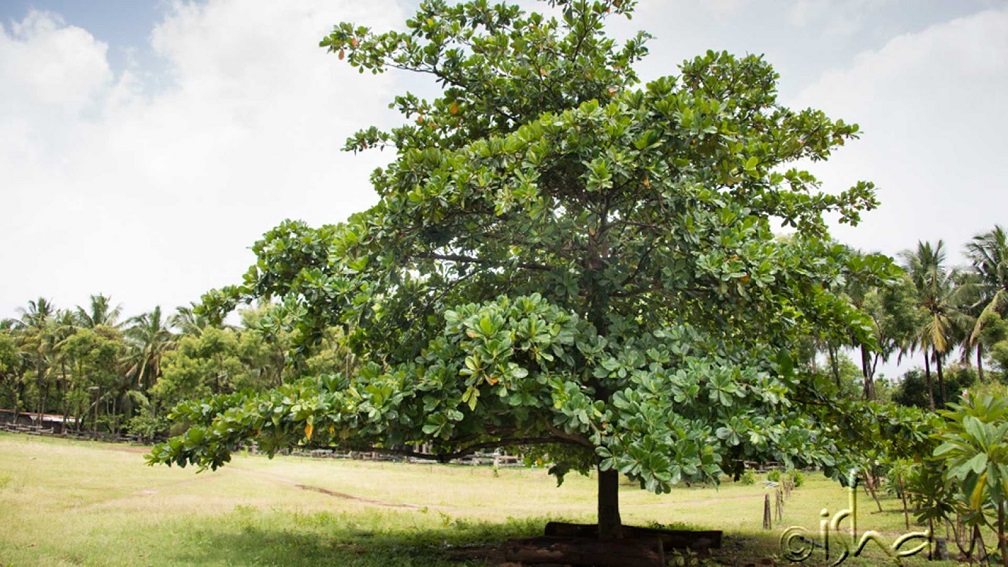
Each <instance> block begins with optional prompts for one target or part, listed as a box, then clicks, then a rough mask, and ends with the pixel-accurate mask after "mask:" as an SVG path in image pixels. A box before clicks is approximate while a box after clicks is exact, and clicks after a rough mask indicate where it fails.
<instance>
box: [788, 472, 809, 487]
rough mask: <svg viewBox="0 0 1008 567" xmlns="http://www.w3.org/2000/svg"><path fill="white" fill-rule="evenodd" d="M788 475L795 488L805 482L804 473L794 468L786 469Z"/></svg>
mask: <svg viewBox="0 0 1008 567" xmlns="http://www.w3.org/2000/svg"><path fill="white" fill-rule="evenodd" d="M788 475H789V476H790V477H791V484H793V485H794V487H795V488H798V487H799V486H801V485H803V484H805V473H803V472H801V471H799V470H796V469H791V470H790V471H788Z"/></svg>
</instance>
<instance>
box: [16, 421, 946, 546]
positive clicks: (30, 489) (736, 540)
mask: <svg viewBox="0 0 1008 567" xmlns="http://www.w3.org/2000/svg"><path fill="white" fill-rule="evenodd" d="M145 451H146V449H145V448H143V447H130V446H126V445H108V444H101V443H94V442H71V441H63V440H59V439H44V438H38V437H30V436H21V435H11V434H3V433H0V565H17V566H21V565H47V566H48V565H54V566H55V565H340V566H356V565H360V566H370V565H376V566H377V565H381V566H388V565H407V566H408V565H416V566H420V565H423V566H433V565H486V564H494V560H495V557H496V556H494V555H490V561H489V563H488V562H487V560H486V558H487V554H488V550H490V549H492V547H493V544H496V543H499V542H502V541H504V540H506V539H508V538H510V537H520V536H529V535H538V534H540V533H541V530H542V527H543V524H544V523H545V522H546V521H547V520H550V519H563V520H568V521H578V522H591V521H592V520H593V518H594V506H595V501H594V490H595V484H594V482H595V481H594V479H591V478H584V477H581V476H576V475H572V476H569V477H568V478H567V480H566V482H565V483H564V484H563V486H561V487H559V488H557V487H556V483H555V481H554V480H553V479H552V478H551V477H549V476H548V475H546V472H545V471H544V470H543V469H525V468H502V469H499V470H497V471H495V470H494V469H492V468H490V467H471V466H442V465H415V464H403V463H387V462H384V463H383V462H366V461H345V460H335V459H325V460H321V459H308V458H299V457H277V458H276V459H273V460H269V459H267V458H265V457H262V456H256V455H236V456H235V459H234V461H233V462H232V463H231V464H229V465H228V466H226V467H224V468H223V469H221V470H218V471H216V472H205V473H201V474H196V473H195V471H194V470H192V469H177V468H171V469H169V468H167V467H155V468H152V467H148V466H146V465H145V464H144V461H143V453H144V452H145ZM810 476H811V475H810ZM623 488H624V489H623V492H622V494H621V505H622V513H623V519H624V522H625V523H628V524H637V525H651V524H665V525H668V524H675V525H683V524H686V525H689V526H693V527H698V528H706V529H721V530H724V531H725V532H727V533H728V534H729V535H730V536H731V537H729V538H727V541H726V545H725V549H723V550H722V551H721V552H720V553H719V554H718V556H717V560H718V562H719V563H723V564H738V565H745V564H749V563H753V562H755V563H756V564H768V565H772V564H778V563H783V561H781V560H779V559H778V558H777V557H776V556H777V555H778V554H779V550H778V547H777V537H778V535H779V534H780V530H779V529H778V528H780V527H783V526H789V525H802V526H805V527H806V528H808V529H809V530H810V531H812V532H815V531H816V529H817V526H818V522H819V511H820V510H821V509H822V508H824V507H825V508H828V509H829V510H830V512H835V511H837V510H840V509H841V508H844V507H845V506H846V503H847V496H846V492H845V491H844V490H843V489H842V488H840V487H839V485H838V484H837V483H835V482H832V481H829V480H827V479H825V478H822V477H819V476H811V478H809V479H808V480H807V482H806V485H805V486H803V487H802V488H800V489H798V490H797V491H795V492H793V493H792V496H791V498H790V499H789V500H788V501H787V502H786V504H785V513H784V518H783V520H782V521H781V522H780V523H775V526H774V529H773V530H770V531H764V530H762V529H761V523H762V510H763V498H764V495H765V494H767V491H766V489H764V488H763V486H762V484H761V483H757V484H756V485H751V486H742V485H740V484H734V483H730V482H728V483H724V484H722V485H721V487H719V488H718V489H715V488H712V487H692V488H687V487H683V488H680V489H677V490H674V491H673V492H672V494H668V495H662V496H657V495H654V494H650V493H647V492H644V491H642V490H639V489H637V488H636V487H635V486H632V485H629V484H627V485H626V486H624V487H623ZM884 504H885V505H886V511H885V512H883V513H878V512H877V511H876V509H875V507H874V503H873V502H871V500H869V499H867V498H865V497H863V495H861V497H860V501H859V508H860V510H861V514H860V519H859V522H858V527H859V528H860V529H861V530H862V531H863V530H866V529H875V530H878V531H880V532H883V533H885V534H891V535H896V534H898V533H901V532H902V531H903V518H902V514H901V513H900V512H899V511H898V503H897V502H896V501H895V500H890V501H885V502H884ZM873 511H874V513H873ZM873 557H874V559H869V560H867V561H865V560H861V561H851V562H848V564H851V565H857V564H861V565H868V564H875V562H877V561H878V560H879V557H881V556H879V555H877V554H876V555H874V556H873ZM815 560H818V563H822V557H821V556H818V555H816V556H813V560H810V561H808V562H806V564H809V565H814V564H817V561H815ZM916 562H917V561H915V563H916ZM929 565H935V564H934V563H929Z"/></svg>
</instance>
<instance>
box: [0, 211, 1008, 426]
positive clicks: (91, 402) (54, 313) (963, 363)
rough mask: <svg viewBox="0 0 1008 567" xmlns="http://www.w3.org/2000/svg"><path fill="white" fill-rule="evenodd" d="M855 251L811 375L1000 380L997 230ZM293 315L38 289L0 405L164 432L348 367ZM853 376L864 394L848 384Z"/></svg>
mask: <svg viewBox="0 0 1008 567" xmlns="http://www.w3.org/2000/svg"><path fill="white" fill-rule="evenodd" d="M848 253H849V255H850V258H849V262H850V264H851V266H852V269H851V270H850V271H849V273H848V274H847V278H846V280H845V281H844V283H843V289H844V294H843V296H844V297H845V298H846V299H847V301H849V303H850V305H851V306H853V307H855V308H857V309H858V310H860V311H861V312H863V313H864V315H865V317H866V325H867V327H868V328H869V329H870V331H871V333H870V334H869V335H865V336H862V338H861V339H860V340H858V338H857V337H856V336H855V335H852V334H850V333H849V331H847V330H843V332H841V333H835V332H832V331H833V330H832V329H829V328H819V329H816V330H815V331H814V332H813V333H811V334H810V335H809V336H808V337H807V339H806V341H807V345H806V348H805V359H804V361H803V363H804V365H805V367H806V369H807V371H808V372H818V373H823V374H825V375H828V376H830V377H832V379H833V381H834V383H835V386H836V387H837V388H838V392H846V395H848V396H856V395H860V396H862V397H864V398H865V399H876V398H877V397H879V396H878V395H877V394H876V384H878V383H879V381H877V380H876V371H877V369H878V366H879V364H880V363H883V362H884V361H889V360H893V359H894V358H895V359H897V360H903V359H907V358H909V359H915V360H918V361H920V364H919V365H917V366H916V367H915V368H913V369H911V370H910V371H908V372H906V373H905V374H904V375H903V376H902V377H900V378H899V379H897V380H894V381H891V382H886V383H883V384H881V387H882V388H885V389H886V391H887V394H885V395H884V396H882V397H883V398H891V399H893V400H894V401H896V402H898V403H901V404H904V405H916V406H919V407H922V408H924V409H930V410H932V411H934V410H935V409H936V408H941V407H942V406H944V405H945V404H946V403H948V402H954V401H956V400H957V399H958V396H959V394H960V392H961V390H962V388H963V387H964V386H970V385H972V384H974V383H977V382H979V383H986V382H991V381H994V382H997V381H1000V380H1003V377H1004V376H1005V371H1006V369H1008V320H1006V319H1005V317H1006V311H1008V240H1006V233H1005V230H1004V228H1003V227H1001V226H995V227H994V228H993V229H991V230H988V231H986V232H983V233H980V234H977V235H976V236H975V237H974V238H973V239H972V240H971V241H969V242H968V243H967V244H966V247H965V250H964V254H965V257H966V258H967V259H968V261H969V264H968V265H966V266H953V265H951V264H950V262H949V260H948V257H947V248H946V246H945V244H944V242H943V241H941V240H939V241H938V242H937V243H931V242H920V243H918V245H917V247H916V248H914V249H908V250H904V251H902V252H901V253H900V254H899V255H898V263H897V264H893V265H890V266H888V271H887V270H886V269H881V268H879V266H868V264H870V263H872V262H875V263H878V262H884V261H885V260H880V259H879V257H877V256H872V255H863V254H859V253H857V252H856V251H852V250H848ZM295 323H296V313H294V312H292V311H291V309H290V308H288V307H287V306H284V305H282V304H281V305H264V306H259V307H255V308H248V309H245V310H243V311H241V312H240V314H239V317H238V322H237V323H236V324H227V323H225V322H224V320H223V317H222V316H221V315H219V314H218V315H210V314H207V313H204V312H203V311H201V309H200V306H199V305H197V304H193V305H190V306H186V307H179V308H177V309H176V311H175V313H173V314H171V315H167V314H166V313H165V312H164V311H162V309H161V308H160V307H155V308H154V309H153V310H151V311H149V312H147V313H143V314H141V315H137V316H135V317H129V318H123V316H122V308H121V306H118V305H114V304H113V302H112V300H111V298H109V297H108V296H105V295H102V294H98V295H92V296H91V298H90V302H89V303H88V304H87V305H84V306H76V307H74V308H71V309H65V308H59V307H57V306H55V305H53V304H52V302H50V301H49V300H47V299H45V298H42V297H40V298H38V299H35V300H30V301H28V303H27V305H26V307H24V308H22V309H20V310H19V316H18V317H16V318H11V319H6V320H3V321H2V322H0V407H2V408H7V409H10V410H13V411H14V412H15V413H30V414H35V415H40V414H57V415H60V416H62V417H63V418H64V420H65V421H67V422H68V423H69V425H67V426H66V428H67V429H70V430H76V431H91V432H104V433H130V434H134V435H143V436H146V437H153V436H162V435H165V434H167V433H168V432H169V421H168V419H167V413H168V411H169V410H170V409H171V408H172V407H174V406H175V405H176V404H178V403H179V402H182V401H185V400H193V399H200V398H203V397H206V396H210V395H214V394H228V393H234V392H240V391H265V390H267V389H269V388H272V387H275V386H278V385H280V384H283V383H284V382H286V381H290V380H293V379H294V378H297V377H299V376H301V375H302V374H305V373H308V374H317V373H322V372H326V371H335V370H346V369H347V368H348V366H349V367H353V366H354V364H355V361H354V359H353V356H352V355H351V354H350V353H349V351H348V350H347V349H346V348H344V347H343V346H342V345H341V341H340V337H339V336H337V335H339V334H340V333H339V331H338V330H336V329H332V330H331V331H330V336H329V337H327V339H326V340H325V341H322V342H320V343H319V344H318V345H317V346H316V347H315V348H314V349H312V350H311V352H305V351H304V350H298V351H296V352H295V350H294V345H295V344H296V343H297V342H298V341H297V340H294V338H295V337H294V336H295V335H296V334H297V332H298V331H297V329H296V324H295ZM865 337H867V338H865ZM851 349H853V350H851ZM851 352H853V353H854V357H855V360H857V362H858V364H854V363H852V361H851V358H850V355H849V353H851ZM950 365H951V369H952V372H951V378H950V372H949V368H950ZM858 366H859V367H860V368H857V367H858ZM855 380H857V381H859V382H860V384H861V386H860V387H861V392H860V393H857V392H854V391H853V390H851V385H852V384H853V383H854V381H855ZM845 388H846V389H845ZM68 418H73V419H72V420H71V419H68Z"/></svg>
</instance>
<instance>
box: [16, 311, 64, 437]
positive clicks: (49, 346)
mask: <svg viewBox="0 0 1008 567" xmlns="http://www.w3.org/2000/svg"><path fill="white" fill-rule="evenodd" d="M18 312H19V313H20V315H21V316H20V317H19V318H18V320H17V322H16V323H15V329H16V330H17V345H18V348H19V349H21V350H22V351H24V352H26V353H27V354H28V357H29V358H30V359H31V367H32V370H33V371H34V373H35V387H36V389H37V390H38V391H37V392H36V395H37V403H38V405H37V410H38V411H37V413H38V416H39V417H38V419H39V423H41V421H42V414H44V413H45V405H46V397H47V394H48V392H49V370H50V368H51V366H52V360H53V356H54V352H55V350H56V349H55V346H56V345H55V342H56V341H55V338H54V336H53V333H52V330H53V329H52V319H53V316H54V315H55V313H56V310H55V309H54V308H53V305H52V303H51V302H50V301H49V300H48V299H46V298H44V297H40V298H38V299H37V300H29V301H28V308H27V309H18Z"/></svg>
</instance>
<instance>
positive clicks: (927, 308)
mask: <svg viewBox="0 0 1008 567" xmlns="http://www.w3.org/2000/svg"><path fill="white" fill-rule="evenodd" d="M944 244H945V243H944V242H943V241H941V240H939V241H938V244H937V246H933V247H932V246H931V243H930V242H917V249H916V250H904V251H903V252H901V253H900V257H901V258H902V259H903V269H904V270H906V273H907V275H908V276H910V281H912V282H913V285H914V289H916V291H917V305H918V308H919V309H920V310H921V311H923V312H924V314H925V318H924V322H923V325H922V326H921V327H920V329H918V331H917V333H916V335H917V338H916V341H915V344H916V346H919V347H920V348H921V350H922V351H923V352H924V374H925V376H926V377H927V383H928V399H929V403H930V405H931V409H932V410H934V409H935V401H934V386H933V382H932V380H931V363H930V362H931V359H932V357H933V359H934V361H935V364H936V366H937V371H938V388H939V393H940V395H941V399H942V404H943V405H944V403H945V401H946V399H947V398H946V396H945V380H944V377H943V375H942V360H943V359H944V357H945V355H946V353H948V351H949V350H950V348H951V346H952V344H951V343H952V338H953V335H954V332H955V325H954V322H953V318H954V316H955V308H954V303H953V301H952V299H953V297H952V296H953V291H954V286H953V282H954V278H955V272H954V271H949V270H947V269H946V267H945V250H943V247H944Z"/></svg>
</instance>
